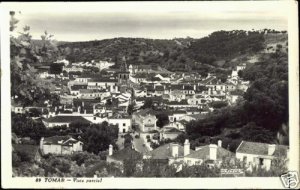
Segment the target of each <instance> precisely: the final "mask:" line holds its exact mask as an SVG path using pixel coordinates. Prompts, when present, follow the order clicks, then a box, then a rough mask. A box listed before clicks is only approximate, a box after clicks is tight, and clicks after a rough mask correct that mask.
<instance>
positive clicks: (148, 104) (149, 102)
mask: <svg viewBox="0 0 300 190" xmlns="http://www.w3.org/2000/svg"><path fill="white" fill-rule="evenodd" d="M152 106H153V100H152V99H151V98H147V99H146V100H145V103H144V105H143V106H142V107H141V108H142V109H146V108H152Z"/></svg>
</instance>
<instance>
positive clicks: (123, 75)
mask: <svg viewBox="0 0 300 190" xmlns="http://www.w3.org/2000/svg"><path fill="white" fill-rule="evenodd" d="M117 74H118V83H119V84H127V82H128V80H129V74H130V72H129V71H128V68H127V64H126V57H125V56H123V58H122V64H121V67H120V71H119V72H118V73H117Z"/></svg>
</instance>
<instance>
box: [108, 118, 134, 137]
mask: <svg viewBox="0 0 300 190" xmlns="http://www.w3.org/2000/svg"><path fill="white" fill-rule="evenodd" d="M108 123H109V124H112V125H117V126H118V127H119V133H127V132H128V131H130V130H131V125H132V123H131V117H129V116H124V115H121V114H116V115H114V116H112V117H109V118H108Z"/></svg>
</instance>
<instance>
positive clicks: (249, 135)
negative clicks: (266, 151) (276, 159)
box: [240, 122, 275, 143]
mask: <svg viewBox="0 0 300 190" xmlns="http://www.w3.org/2000/svg"><path fill="white" fill-rule="evenodd" d="M240 134H241V136H242V139H243V140H246V141H253V142H262V143H273V141H274V137H275V133H274V132H271V131H269V130H266V129H264V128H262V127H260V126H257V125H256V123H254V122H250V123H248V124H247V125H245V126H244V127H243V128H242V129H241V132H240Z"/></svg>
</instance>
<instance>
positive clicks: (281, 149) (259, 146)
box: [236, 141, 288, 156]
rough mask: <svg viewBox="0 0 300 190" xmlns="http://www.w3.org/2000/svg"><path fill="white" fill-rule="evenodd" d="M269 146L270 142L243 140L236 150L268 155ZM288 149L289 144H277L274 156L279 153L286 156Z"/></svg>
mask: <svg viewBox="0 0 300 190" xmlns="http://www.w3.org/2000/svg"><path fill="white" fill-rule="evenodd" d="M268 147H269V144H266V143H258V142H248V141H242V142H241V144H240V145H239V147H238V149H237V150H236V152H239V153H247V154H257V155H265V156H267V155H268ZM287 149H288V146H284V145H275V152H274V153H273V154H272V156H279V155H283V156H285V155H286V151H287Z"/></svg>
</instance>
